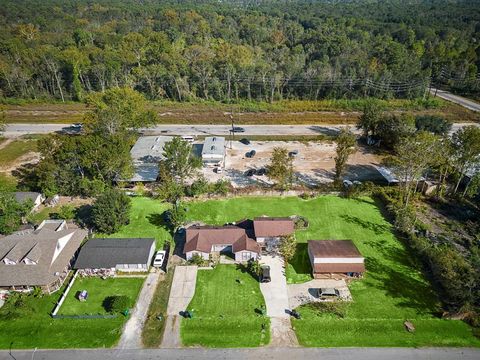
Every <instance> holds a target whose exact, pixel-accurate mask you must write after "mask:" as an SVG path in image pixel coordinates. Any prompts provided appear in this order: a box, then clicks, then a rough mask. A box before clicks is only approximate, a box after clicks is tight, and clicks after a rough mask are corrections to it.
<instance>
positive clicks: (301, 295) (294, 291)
mask: <svg viewBox="0 0 480 360" xmlns="http://www.w3.org/2000/svg"><path fill="white" fill-rule="evenodd" d="M287 288H288V301H289V306H290V308H291V309H295V308H296V307H298V306H300V305H302V304H306V303H309V302H320V301H322V300H320V299H318V298H317V297H316V291H315V290H317V289H319V288H335V289H338V292H339V293H340V298H341V299H342V300H345V301H351V300H352V296H351V294H350V290H349V289H348V286H347V284H346V283H345V280H334V279H315V280H311V281H307V282H305V283H303V284H290V285H288V286H287Z"/></svg>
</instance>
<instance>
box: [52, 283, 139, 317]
mask: <svg viewBox="0 0 480 360" xmlns="http://www.w3.org/2000/svg"><path fill="white" fill-rule="evenodd" d="M144 280H145V279H143V278H109V279H105V280H102V279H101V278H98V277H90V278H77V279H76V280H75V283H74V284H73V286H72V288H71V289H70V292H69V293H68V295H67V298H66V299H65V302H64V303H63V305H62V307H61V308H60V311H59V312H58V314H60V315H83V314H89V315H92V314H107V311H106V310H105V309H104V307H103V301H104V300H105V298H106V297H108V296H114V295H126V296H128V298H129V299H130V305H129V307H130V308H132V307H133V306H134V305H135V301H136V299H137V296H138V293H139V292H140V289H141V288H142V285H143V282H144ZM82 290H87V291H88V299H87V301H79V300H78V298H77V293H78V292H80V291H82Z"/></svg>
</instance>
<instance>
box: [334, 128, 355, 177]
mask: <svg viewBox="0 0 480 360" xmlns="http://www.w3.org/2000/svg"><path fill="white" fill-rule="evenodd" d="M335 142H336V143H337V149H336V153H337V155H336V156H335V180H334V181H335V183H336V184H337V185H339V184H340V183H341V181H342V176H343V173H344V172H345V167H346V165H347V161H348V158H349V156H350V155H351V154H353V153H354V152H355V145H356V142H357V139H356V136H355V134H353V133H352V132H351V131H350V129H345V128H343V129H341V130H340V134H339V135H338V137H337V139H336V140H335Z"/></svg>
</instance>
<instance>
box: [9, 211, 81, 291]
mask: <svg viewBox="0 0 480 360" xmlns="http://www.w3.org/2000/svg"><path fill="white" fill-rule="evenodd" d="M86 236H87V231H86V230H82V229H79V228H78V227H76V226H75V225H70V224H67V223H66V222H65V221H64V220H49V221H44V222H42V223H41V224H40V225H39V226H38V228H37V229H36V230H35V231H32V232H28V233H17V234H13V235H9V236H6V237H4V238H2V239H1V241H0V288H1V289H6V290H14V291H30V290H32V289H33V287H40V288H41V289H42V290H43V291H44V292H46V293H52V292H54V291H56V290H58V289H59V288H60V287H61V286H62V284H63V282H64V280H65V278H66V277H67V275H68V272H69V270H70V265H71V262H72V261H73V258H74V256H75V253H76V252H77V250H78V248H79V247H80V244H81V243H82V241H83V239H85V237H86Z"/></svg>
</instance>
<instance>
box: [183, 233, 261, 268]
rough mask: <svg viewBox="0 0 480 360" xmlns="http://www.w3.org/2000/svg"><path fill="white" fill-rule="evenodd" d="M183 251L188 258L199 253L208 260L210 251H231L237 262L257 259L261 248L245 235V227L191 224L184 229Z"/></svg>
mask: <svg viewBox="0 0 480 360" xmlns="http://www.w3.org/2000/svg"><path fill="white" fill-rule="evenodd" d="M185 236H186V242H185V246H184V248H183V252H184V254H185V256H186V258H187V260H190V259H191V258H192V257H193V256H194V255H199V256H201V257H202V258H203V259H205V260H208V259H209V256H210V254H211V253H218V254H221V253H233V254H234V255H235V260H236V261H239V262H244V261H248V260H250V259H257V257H258V255H259V254H260V251H261V248H260V245H259V244H257V242H256V241H255V240H253V239H251V238H249V237H248V236H247V233H246V231H245V229H242V228H240V227H238V226H234V225H226V226H217V227H216V226H192V227H189V228H188V229H187V230H186V235H185Z"/></svg>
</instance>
